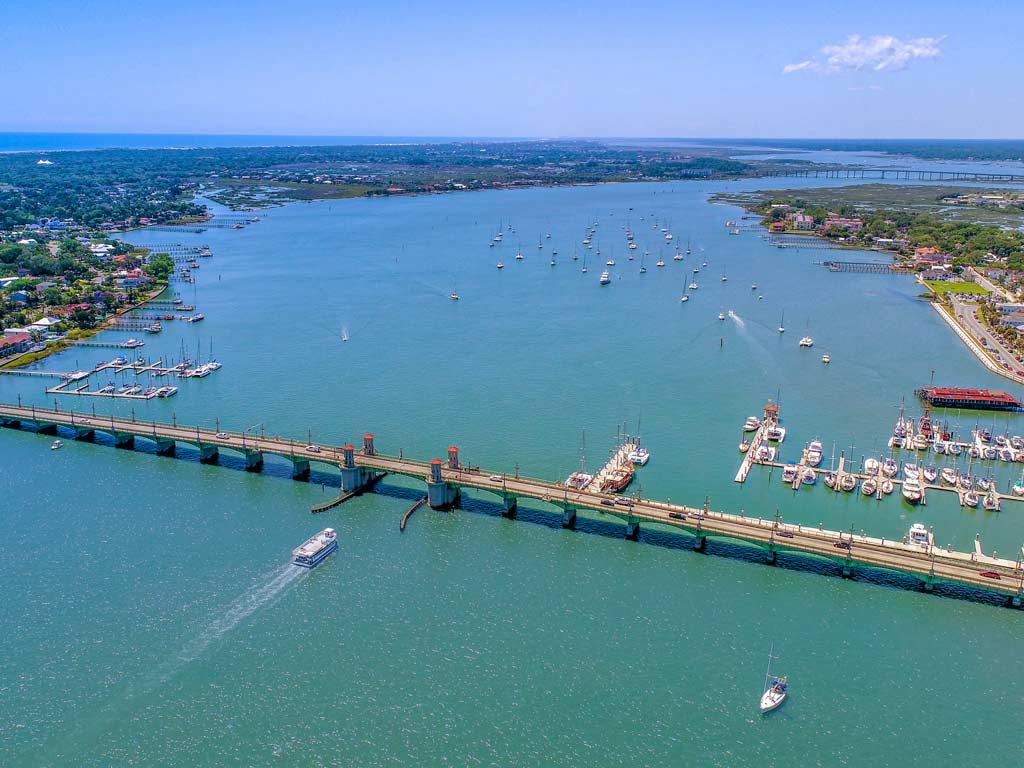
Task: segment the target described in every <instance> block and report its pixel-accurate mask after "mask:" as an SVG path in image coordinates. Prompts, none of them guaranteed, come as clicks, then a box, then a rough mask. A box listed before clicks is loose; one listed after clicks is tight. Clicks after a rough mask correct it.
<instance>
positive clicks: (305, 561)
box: [292, 528, 338, 568]
mask: <svg viewBox="0 0 1024 768" xmlns="http://www.w3.org/2000/svg"><path fill="white" fill-rule="evenodd" d="M337 548H338V534H337V533H335V531H334V529H333V528H324V529H323V530H322V531H320V533H317V534H315V535H313V536H310V537H309V538H308V539H306V541H304V542H303V543H302V545H300V546H298V547H296V548H295V549H293V550H292V563H293V564H295V565H298V566H300V567H302V568H315V567H316V566H318V565H319V564H320V563H321V562H323V560H324V558H326V557H327V556H328V555H329V554H331V553H332V552H333V551H334V550H336V549H337Z"/></svg>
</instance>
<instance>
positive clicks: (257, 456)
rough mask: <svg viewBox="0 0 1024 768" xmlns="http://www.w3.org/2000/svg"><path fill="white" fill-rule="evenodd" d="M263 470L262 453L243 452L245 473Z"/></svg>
mask: <svg viewBox="0 0 1024 768" xmlns="http://www.w3.org/2000/svg"><path fill="white" fill-rule="evenodd" d="M261 469H263V451H246V452H245V471H246V472H259V471H260V470H261Z"/></svg>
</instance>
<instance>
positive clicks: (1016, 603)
mask: <svg viewBox="0 0 1024 768" xmlns="http://www.w3.org/2000/svg"><path fill="white" fill-rule="evenodd" d="M1010 605H1011V606H1013V607H1014V608H1020V606H1021V596H1020V595H1014V596H1013V597H1011V598H1010Z"/></svg>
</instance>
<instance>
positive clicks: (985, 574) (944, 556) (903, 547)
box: [0, 404, 1024, 607]
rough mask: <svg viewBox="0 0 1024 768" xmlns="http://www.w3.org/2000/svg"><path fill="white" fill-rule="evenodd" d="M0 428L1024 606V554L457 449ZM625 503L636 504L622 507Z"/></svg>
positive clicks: (183, 431)
mask: <svg viewBox="0 0 1024 768" xmlns="http://www.w3.org/2000/svg"><path fill="white" fill-rule="evenodd" d="M0 423H2V424H4V425H7V426H12V427H24V426H28V427H31V428H33V429H35V430H37V431H40V432H51V433H52V432H54V431H56V430H57V429H58V428H62V429H67V430H70V431H72V432H73V433H74V435H75V436H76V437H85V436H88V435H91V434H94V433H95V432H105V433H107V434H109V435H112V436H113V438H114V443H115V445H118V446H121V447H125V448H128V447H131V446H133V445H134V443H135V440H137V439H146V440H150V441H152V442H154V443H155V444H156V448H157V453H159V454H172V453H173V452H174V449H175V445H176V444H178V443H184V444H191V445H193V446H195V447H196V448H197V449H198V450H199V452H200V460H201V461H204V462H216V461H217V457H218V453H219V451H221V450H231V451H235V452H237V453H239V454H240V455H242V456H243V457H244V458H245V461H246V467H247V468H248V469H251V470H253V471H258V470H259V469H261V468H262V466H263V456H264V454H273V455H276V456H281V457H283V458H285V459H286V460H289V461H291V462H292V463H293V466H294V469H295V471H294V473H293V475H294V476H295V477H304V476H308V472H309V464H310V462H318V463H322V464H327V465H333V466H336V467H338V468H339V469H340V472H341V483H342V490H343V491H344V492H346V493H347V492H349V491H353V490H356V489H357V488H362V489H367V488H369V487H370V486H371V485H372V483H373V482H375V479H376V478H377V474H378V473H380V472H388V473H394V474H398V475H404V476H407V477H410V478H415V479H417V480H420V481H422V482H425V483H426V485H427V491H428V493H427V495H428V499H429V502H428V503H430V504H431V506H433V507H434V508H439V509H443V508H450V507H451V506H453V505H455V504H457V503H458V498H459V494H460V491H461V490H463V489H475V490H480V491H485V492H488V493H492V494H495V495H497V496H499V497H501V498H502V499H503V500H504V502H505V505H506V509H509V508H513V509H514V507H515V501H516V499H517V498H519V497H524V498H532V499H537V500H539V501H542V502H544V503H547V504H551V505H553V506H555V507H558V508H560V509H562V510H563V513H564V514H569V513H570V512H571V513H572V516H573V519H575V515H576V512H577V511H590V512H594V513H599V514H604V515H609V516H612V517H615V518H618V519H620V520H622V521H623V522H624V523H625V526H626V533H627V535H628V536H630V537H636V536H637V535H638V534H639V529H640V526H641V525H646V524H657V525H659V526H665V527H668V528H670V529H674V530H677V531H683V532H686V533H688V534H689V535H691V536H692V537H693V538H694V540H695V549H703V548H704V545H705V542H706V540H707V538H708V537H721V538H724V539H730V540H737V541H740V542H743V543H746V544H750V545H754V546H757V547H761V548H763V549H764V550H765V551H766V553H767V554H766V559H767V560H768V561H769V562H774V561H775V556H776V554H777V553H778V552H793V553H798V554H800V555H803V556H809V557H814V558H823V559H826V560H829V561H832V562H835V563H837V564H839V565H841V566H842V569H843V574H844V575H851V574H852V570H853V569H854V568H856V567H864V568H871V569H882V570H889V571H895V572H898V573H901V574H904V575H905V576H909V577H912V578H914V579H917V580H918V581H919V582H920V584H921V585H922V587H923V588H924V589H925V590H929V591H930V590H931V589H933V587H934V586H935V585H937V584H955V585H962V586H968V587H972V588H975V589H979V590H985V591H988V592H991V593H996V594H1000V595H1003V596H1004V597H1005V598H1006V599H1007V602H1008V603H1009V604H1011V605H1013V606H1015V607H1020V606H1021V605H1022V601H1024V562H1022V558H1021V557H1018V558H1017V559H1016V560H1007V559H1005V558H996V557H994V556H991V557H990V556H986V555H984V554H980V555H979V554H978V550H976V551H973V552H960V551H955V550H952V549H948V548H947V549H942V548H939V547H936V546H931V547H920V546H913V545H909V544H904V543H902V542H900V541H892V540H890V539H884V538H878V537H872V536H867V535H859V536H858V535H854V534H853V533H852V532H850V533H847V532H843V531H832V530H826V529H824V528H821V527H806V526H803V525H794V524H791V523H783V522H782V521H781V520H779V519H774V520H771V519H768V520H766V519H762V518H755V517H746V516H744V515H736V514H730V513H726V512H714V511H711V510H710V509H708V508H707V505H706V504H705V506H704V507H703V508H696V507H689V506H684V505H680V504H668V503H665V502H661V501H656V500H653V499H643V498H640V497H639V495H638V496H637V497H630V498H628V499H627V497H623V496H617V495H615V494H606V493H599V492H596V491H591V490H589V489H587V490H582V491H576V490H570V489H568V488H566V487H565V486H564V485H563V484H562V483H560V482H557V481H547V480H540V479H534V478H527V477H521V476H519V475H518V473H517V474H516V475H514V476H511V475H508V474H503V473H495V472H491V471H487V470H481V469H479V468H473V467H465V466H462V465H461V464H460V463H459V461H458V449H457V448H454V446H453V447H452V448H450V449H449V453H448V457H449V458H448V462H447V464H445V463H444V462H442V461H441V460H440V459H434V460H432V461H431V462H429V463H427V462H422V461H415V460H412V459H406V458H403V457H402V456H397V457H396V456H387V455H383V454H379V453H378V452H377V451H376V449H375V448H374V446H373V436H372V435H367V436H366V437H365V438H364V448H363V450H362V451H356V450H355V449H354V448H353V447H352V446H351V445H346V446H341V447H337V446H334V447H331V446H313V448H315V450H312V451H311V450H309V448H310V446H308V445H307V443H306V441H304V440H289V439H287V438H282V437H273V436H272V437H264V436H260V437H258V438H257V437H254V436H252V435H248V434H246V433H245V432H224V431H219V432H215V431H214V430H211V429H203V428H201V427H193V426H185V425H181V424H176V423H175V424H161V423H157V422H140V421H135V420H134V419H127V418H118V417H114V416H107V415H103V416H97V415H88V416H87V415H83V414H78V413H74V412H71V411H60V410H55V409H54V410H51V409H41V408H34V407H29V406H18V405H11V404H3V405H0ZM618 501H625V502H626V503H625V504H618V503H617V502H618ZM564 519H565V518H564V517H563V521H564ZM978 549H980V547H979V548H978Z"/></svg>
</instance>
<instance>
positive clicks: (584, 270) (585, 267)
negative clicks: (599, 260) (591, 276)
mask: <svg viewBox="0 0 1024 768" xmlns="http://www.w3.org/2000/svg"><path fill="white" fill-rule="evenodd" d="M580 272H582V273H583V274H587V254H583V269H581V270H580Z"/></svg>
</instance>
